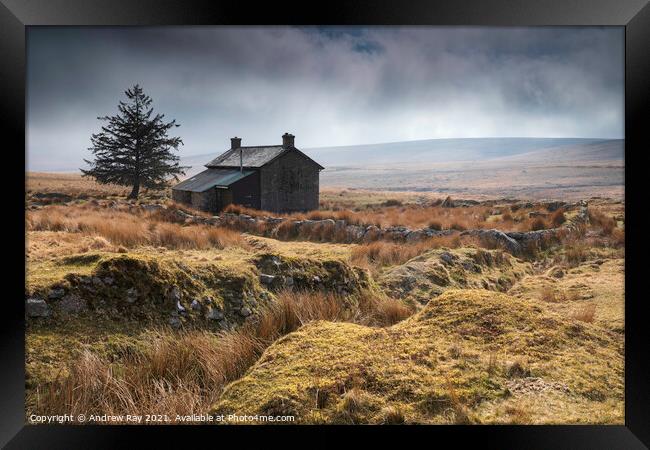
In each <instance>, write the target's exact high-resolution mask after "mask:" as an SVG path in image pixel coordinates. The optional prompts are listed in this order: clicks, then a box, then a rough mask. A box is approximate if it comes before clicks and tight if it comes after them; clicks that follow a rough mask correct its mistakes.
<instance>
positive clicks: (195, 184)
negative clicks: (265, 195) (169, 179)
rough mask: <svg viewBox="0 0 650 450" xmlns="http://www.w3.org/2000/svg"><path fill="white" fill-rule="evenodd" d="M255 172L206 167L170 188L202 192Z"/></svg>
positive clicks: (226, 184)
mask: <svg viewBox="0 0 650 450" xmlns="http://www.w3.org/2000/svg"><path fill="white" fill-rule="evenodd" d="M252 173H255V172H254V171H252V170H244V171H243V172H240V171H239V169H208V170H204V171H203V172H201V173H198V174H196V175H194V176H193V177H190V178H188V179H187V180H183V181H181V182H180V183H178V184H177V185H176V186H174V187H173V188H172V189H176V190H179V191H191V192H204V191H207V190H208V189H211V188H213V187H215V186H224V187H225V186H230V185H231V184H232V183H234V182H235V181H239V180H241V179H242V178H245V177H247V176H248V175H250V174H252Z"/></svg>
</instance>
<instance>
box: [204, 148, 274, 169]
mask: <svg viewBox="0 0 650 450" xmlns="http://www.w3.org/2000/svg"><path fill="white" fill-rule="evenodd" d="M241 149H242V152H243V155H242V156H243V165H244V167H262V166H263V165H264V164H267V163H269V162H271V160H273V159H275V158H276V157H277V156H280V155H281V154H282V152H284V151H285V150H286V149H285V148H284V147H283V146H281V145H267V146H263V147H241ZM205 166H206V167H215V166H228V167H239V149H238V148H236V149H230V150H228V151H226V152H225V153H223V154H221V155H219V156H217V157H216V158H215V159H213V160H212V161H210V162H209V163H207V164H206V165H205Z"/></svg>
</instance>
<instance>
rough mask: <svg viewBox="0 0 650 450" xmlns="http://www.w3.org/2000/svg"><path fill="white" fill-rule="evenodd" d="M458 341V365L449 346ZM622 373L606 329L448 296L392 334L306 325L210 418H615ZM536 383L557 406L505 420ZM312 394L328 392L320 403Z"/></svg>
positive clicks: (229, 391)
mask: <svg viewBox="0 0 650 450" xmlns="http://www.w3.org/2000/svg"><path fill="white" fill-rule="evenodd" d="M454 343H458V344H459V345H462V351H458V352H457V356H458V357H457V358H453V357H451V356H450V355H449V352H448V351H447V350H448V349H449V348H450V347H451V346H452V345H453V344H454ZM306 349H308V351H305V350H306ZM497 352H498V355H499V357H501V355H505V356H504V358H507V359H504V360H503V362H501V360H500V359H498V358H497V357H496V354H497ZM512 360H514V361H516V362H517V365H514V364H513V363H510V361H512ZM520 361H526V363H525V365H524V363H523V362H520ZM508 363H510V366H508ZM622 369H623V353H622V342H620V341H619V340H617V338H616V336H614V335H613V334H612V333H610V332H609V331H607V330H603V329H601V328H599V327H596V326H595V325H593V324H589V323H584V322H580V321H576V320H575V319H573V318H571V317H565V316H561V315H558V314H553V313H547V312H545V311H543V310H542V309H540V308H539V307H537V306H535V305H531V304H530V302H529V301H527V300H519V299H516V298H513V297H510V296H507V295H503V294H499V293H495V292H489V291H485V290H447V291H446V292H444V293H443V294H442V295H440V296H439V297H437V298H436V299H435V301H431V302H429V303H428V304H427V305H426V307H425V308H424V309H422V310H421V311H420V312H419V313H417V314H415V315H413V316H411V317H410V318H408V319H406V320H404V321H401V322H400V323H398V324H396V325H394V326H392V327H389V328H369V327H366V326H362V325H357V324H352V323H341V322H338V323H337V322H329V321H314V322H310V323H309V324H306V325H305V326H303V327H301V328H299V329H298V330H296V331H295V332H293V333H291V334H290V335H288V336H287V337H285V338H283V339H281V340H278V341H276V342H275V343H274V344H273V345H272V346H270V347H269V348H268V349H267V350H266V352H265V353H264V355H263V356H262V358H261V359H260V360H259V361H258V362H257V363H255V365H254V366H253V367H252V368H251V369H250V370H248V371H247V372H246V375H244V377H242V378H241V379H239V380H237V381H235V382H233V383H231V384H230V385H229V386H228V387H227V388H226V389H225V390H224V393H223V394H222V395H221V396H220V398H219V400H218V402H217V403H216V404H215V406H214V408H213V409H212V412H213V413H219V414H229V413H231V412H235V411H237V412H238V413H239V414H256V413H262V412H264V411H267V410H268V405H275V404H277V403H278V402H280V400H281V399H284V400H285V408H286V409H285V411H286V412H287V413H290V414H294V415H295V417H296V420H297V422H298V423H323V422H325V423H385V422H386V415H387V414H386V408H389V407H392V408H398V409H399V410H400V411H401V412H402V416H403V417H404V421H406V422H408V423H459V424H467V423H477V422H480V423H511V422H513V421H521V422H535V423H599V422H601V421H604V422H611V421H613V422H616V423H622V417H623V416H622V414H623V377H622ZM531 373H534V377H536V378H534V379H532V380H531V379H528V378H526V377H529V376H531V375H530V374H531ZM534 380H541V381H539V382H538V384H541V385H543V386H548V387H549V389H550V390H551V391H552V392H551V394H552V395H554V397H553V398H554V401H553V402H551V403H550V404H548V406H545V408H537V409H535V410H531V409H528V408H526V410H525V412H527V413H528V414H529V416H530V417H523V416H524V415H523V414H518V413H515V411H513V413H512V414H507V413H503V411H502V409H503V408H504V407H510V406H511V405H512V402H513V401H517V400H518V399H519V398H522V397H521V396H522V395H528V394H526V393H525V392H524V394H521V393H520V392H521V389H523V390H524V391H525V390H526V389H528V388H527V386H528V384H529V383H531V382H532V381H534ZM513 385H516V386H519V387H520V388H521V389H520V390H519V391H517V392H515V390H513V391H512V392H510V391H509V388H508V386H513ZM554 386H566V387H567V388H566V389H558V388H556V387H554ZM316 390H329V392H330V395H329V398H328V400H327V401H323V402H320V404H319V407H318V408H316V403H317V402H315V399H314V392H315V391H316ZM530 392H531V394H530V395H539V393H537V392H533V391H532V390H531V391H530ZM287 399H290V401H287ZM545 405H547V404H546V403H545ZM316 410H317V413H315V411H316ZM500 411H501V412H500ZM400 421H401V419H400Z"/></svg>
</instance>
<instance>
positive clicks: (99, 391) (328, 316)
mask: <svg viewBox="0 0 650 450" xmlns="http://www.w3.org/2000/svg"><path fill="white" fill-rule="evenodd" d="M362 303H363V306H362V307H360V308H359V309H358V310H355V309H351V308H349V307H347V306H346V304H345V302H344V301H343V299H341V298H339V297H336V296H335V295H333V294H328V293H322V292H290V291H284V292H281V293H279V294H278V295H277V301H275V302H273V303H271V304H270V305H269V306H268V307H267V309H266V310H265V311H264V312H263V313H262V314H261V316H260V319H259V320H257V321H252V322H247V323H246V324H245V325H244V326H243V327H242V328H240V329H238V330H236V331H229V332H224V333H221V334H216V335H215V334H213V333H209V332H205V331H187V332H183V333H171V332H169V331H166V330H158V331H155V332H152V333H150V334H149V335H148V336H147V341H148V344H149V345H147V346H146V347H143V348H142V349H140V350H138V351H128V352H126V353H125V354H124V355H123V356H122V357H121V358H120V359H119V360H117V361H116V360H113V359H112V358H107V357H104V356H100V355H98V354H96V353H93V352H90V351H83V352H82V353H81V356H80V357H79V358H76V359H74V360H73V361H72V362H71V364H70V367H69V371H68V373H69V375H67V376H62V377H57V378H55V379H54V380H53V381H50V382H47V383H45V384H43V385H41V386H39V387H38V390H37V395H36V404H35V411H36V412H37V413H38V414H63V413H64V412H67V413H68V414H70V413H72V414H73V415H77V414H86V415H90V414H99V415H101V414H116V415H118V414H125V413H126V412H128V413H130V414H134V413H138V414H148V413H151V412H152V411H155V413H156V414H167V415H169V416H170V418H171V419H172V420H174V418H175V416H176V414H179V415H190V414H192V413H197V414H198V413H205V412H207V411H208V409H209V408H210V406H211V405H212V404H213V403H214V402H215V401H216V399H217V397H218V395H220V394H221V391H222V389H223V387H224V386H225V385H226V384H227V383H229V382H231V381H233V380H236V379H238V378H240V377H241V376H242V375H243V374H244V373H245V372H246V370H248V368H249V367H250V366H252V365H253V364H254V363H255V361H257V359H258V358H259V357H260V355H261V354H262V352H263V351H264V350H265V349H266V348H267V347H268V346H269V345H271V344H272V343H273V342H274V341H276V340H277V339H278V338H280V337H282V336H284V335H285V334H288V333H290V332H292V331H295V330H296V329H298V328H299V327H300V326H302V325H304V324H306V323H310V322H313V321H319V320H327V321H347V322H356V323H364V324H367V325H381V326H388V325H392V324H394V323H396V322H398V321H400V320H402V319H405V318H406V317H408V316H409V315H410V314H411V313H412V311H411V310H409V309H407V308H406V307H404V306H403V305H398V303H397V302H396V301H394V300H390V299H386V298H372V296H371V295H369V294H366V295H365V296H364V298H362ZM391 420H393V419H391Z"/></svg>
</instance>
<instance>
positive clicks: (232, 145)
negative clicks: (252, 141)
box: [230, 136, 241, 150]
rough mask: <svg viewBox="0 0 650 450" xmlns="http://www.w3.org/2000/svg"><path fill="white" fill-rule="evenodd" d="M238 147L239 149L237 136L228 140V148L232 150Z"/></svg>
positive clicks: (239, 139) (239, 144)
mask: <svg viewBox="0 0 650 450" xmlns="http://www.w3.org/2000/svg"><path fill="white" fill-rule="evenodd" d="M239 147H241V138H238V137H237V136H235V137H234V138H230V148H231V149H232V150H234V149H236V148H239Z"/></svg>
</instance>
